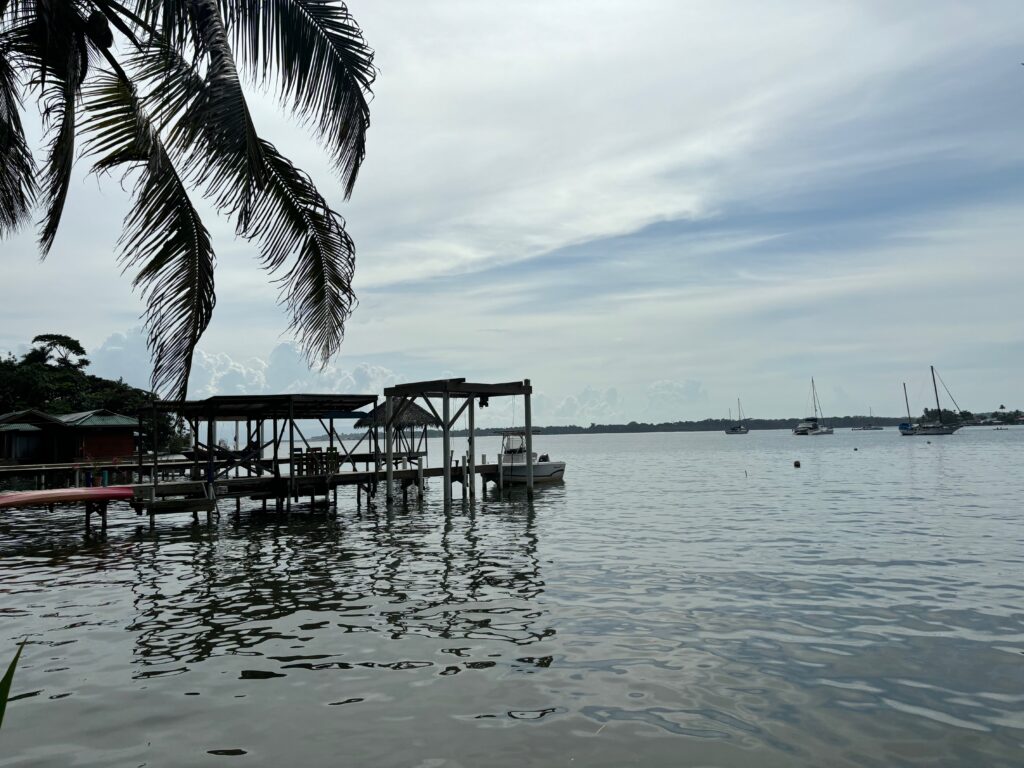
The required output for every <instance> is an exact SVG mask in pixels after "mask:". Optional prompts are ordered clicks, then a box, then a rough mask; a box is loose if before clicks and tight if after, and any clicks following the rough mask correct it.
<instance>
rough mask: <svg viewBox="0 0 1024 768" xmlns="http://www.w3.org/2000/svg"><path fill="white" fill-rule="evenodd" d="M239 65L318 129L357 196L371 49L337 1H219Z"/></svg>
mask: <svg viewBox="0 0 1024 768" xmlns="http://www.w3.org/2000/svg"><path fill="white" fill-rule="evenodd" d="M220 3H221V7H222V8H223V9H224V16H225V18H226V19H227V21H228V26H229V28H230V30H231V32H232V34H233V36H234V40H235V44H236V48H237V50H238V52H239V60H240V61H241V62H243V64H244V65H245V67H246V68H247V70H248V71H249V72H250V73H251V74H252V75H253V76H254V77H255V78H257V79H258V80H260V81H262V82H267V81H269V80H272V79H276V81H277V85H278V87H279V89H280V95H281V97H282V100H284V101H285V102H286V103H290V106H291V107H292V109H293V110H294V111H295V112H296V113H298V114H299V115H302V116H304V117H305V118H306V120H307V121H308V122H309V123H311V124H312V125H313V127H314V128H315V130H316V132H317V134H318V135H319V137H320V139H321V140H322V141H323V143H324V145H325V146H326V147H327V148H328V150H329V151H330V152H331V156H332V158H333V160H334V163H335V166H336V167H337V170H338V172H339V173H340V174H341V179H342V182H343V184H344V185H345V196H346V197H348V196H350V195H351V194H352V189H353V187H354V186H355V182H356V177H357V175H358V174H359V167H360V165H361V164H362V162H363V157H364V156H365V154H366V132H367V130H368V129H369V127H370V107H369V104H368V103H367V96H368V95H369V94H370V93H371V88H372V86H373V81H374V78H375V76H376V69H375V68H374V65H373V51H372V50H371V49H370V48H369V47H368V46H367V45H366V41H365V40H364V39H363V34H362V32H361V30H360V29H359V26H358V25H357V24H356V22H355V20H354V19H353V18H352V15H351V14H350V13H349V11H348V8H347V7H346V6H345V4H344V3H342V2H340V1H339V0H220Z"/></svg>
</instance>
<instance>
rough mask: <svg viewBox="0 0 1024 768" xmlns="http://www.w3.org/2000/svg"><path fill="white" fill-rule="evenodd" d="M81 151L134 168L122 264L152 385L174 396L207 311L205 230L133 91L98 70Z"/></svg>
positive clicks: (209, 265) (209, 275) (106, 163)
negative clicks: (135, 296) (139, 301)
mask: <svg viewBox="0 0 1024 768" xmlns="http://www.w3.org/2000/svg"><path fill="white" fill-rule="evenodd" d="M85 106H86V110H87V114H88V118H87V119H86V121H85V124H84V126H83V128H84V131H85V133H86V134H87V135H88V137H89V141H88V143H87V145H86V151H87V152H89V153H90V154H96V155H99V156H100V157H99V159H98V160H97V161H96V163H95V165H94V168H95V169H96V170H97V171H105V170H110V169H113V168H115V167H122V166H125V170H127V171H130V170H137V171H138V172H139V174H140V175H139V178H138V181H137V182H136V184H135V188H134V195H135V199H134V203H133V205H132V209H131V210H130V211H129V213H128V215H127V217H126V218H125V230H124V234H123V235H122V237H121V240H120V241H119V245H120V249H121V262H122V264H123V265H124V268H125V269H126V270H127V269H136V268H137V269H138V272H137V274H136V276H135V279H134V282H133V285H134V286H135V287H136V288H139V289H140V290H141V291H142V294H143V296H144V297H145V299H146V302H147V309H146V329H147V332H148V336H149V348H150V352H151V353H152V355H153V377H152V383H153V389H154V390H156V391H158V392H160V393H163V394H165V395H166V396H170V397H178V398H182V397H184V396H185V392H186V391H187V386H188V378H189V374H190V373H191V370H192V358H193V354H194V352H195V348H196V345H197V344H198V342H199V338H200V337H201V336H202V334H203V331H205V330H206V327H207V325H209V323H210V318H211V316H212V314H213V308H214V304H215V303H216V296H215V295H214V282H213V272H214V262H215V258H214V253H213V246H212V244H211V242H210V234H209V232H208V231H207V230H206V227H205V226H204V225H203V222H202V220H201V219H200V217H199V214H198V212H197V211H196V209H195V207H194V206H193V205H192V202H191V200H190V199H189V196H188V191H187V190H186V188H185V185H184V184H183V183H182V180H181V177H180V176H179V175H178V173H177V171H176V170H175V168H174V165H173V163H172V162H171V158H170V157H169V155H168V153H167V150H166V148H165V147H164V145H163V144H162V142H161V140H160V136H159V133H158V132H157V131H156V130H155V128H154V126H153V124H152V122H151V121H150V119H149V117H148V116H147V115H146V114H145V113H144V112H143V110H142V109H141V106H140V104H139V101H138V98H137V97H136V94H135V93H134V91H133V89H132V88H131V87H130V86H129V85H128V84H126V83H125V82H124V81H122V80H120V79H119V78H117V77H116V76H113V75H108V74H107V73H103V74H102V75H101V76H99V77H97V78H94V81H93V82H92V83H91V84H90V85H89V86H88V87H87V88H86V101H85Z"/></svg>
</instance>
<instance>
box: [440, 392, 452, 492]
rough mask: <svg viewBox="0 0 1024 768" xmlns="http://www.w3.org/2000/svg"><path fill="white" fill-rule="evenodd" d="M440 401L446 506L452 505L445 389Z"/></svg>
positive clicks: (448, 400) (448, 410)
mask: <svg viewBox="0 0 1024 768" xmlns="http://www.w3.org/2000/svg"><path fill="white" fill-rule="evenodd" d="M442 403H443V405H442V410H441V420H442V422H444V423H443V424H441V443H442V453H443V454H444V455H443V456H442V457H441V461H443V462H444V506H445V508H448V507H450V506H451V505H452V457H451V452H452V427H451V420H452V414H451V411H452V398H451V395H449V394H448V392H447V390H446V391H445V393H444V397H443V398H442Z"/></svg>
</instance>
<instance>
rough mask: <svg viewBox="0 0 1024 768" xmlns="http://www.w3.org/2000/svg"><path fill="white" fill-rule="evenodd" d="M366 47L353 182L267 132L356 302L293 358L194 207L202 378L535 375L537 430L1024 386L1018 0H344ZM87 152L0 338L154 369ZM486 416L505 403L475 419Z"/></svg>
mask: <svg viewBox="0 0 1024 768" xmlns="http://www.w3.org/2000/svg"><path fill="white" fill-rule="evenodd" d="M349 5H350V8H351V10H352V11H353V13H354V14H355V16H356V18H357V19H358V20H359V22H360V23H361V25H362V27H363V30H364V32H365V34H366V37H367V40H368V41H369V43H370V44H371V45H372V46H373V47H374V48H375V49H376V52H377V58H376V61H377V64H378V65H379V67H380V75H379V78H378V80H377V84H376V86H375V97H374V100H373V103H372V105H371V110H372V120H373V125H372V127H371V129H370V136H369V146H368V157H367V161H366V164H365V165H364V168H363V172H362V174H361V176H360V179H359V183H358V185H357V187H356V192H355V195H354V197H353V199H352V200H351V201H350V202H348V203H344V202H342V200H341V197H340V191H339V186H338V185H337V183H336V182H335V181H333V180H332V179H331V178H330V176H329V175H328V174H327V173H326V167H327V163H326V161H325V159H324V156H323V154H322V152H321V151H320V150H319V148H318V147H317V145H316V144H315V143H313V142H312V141H307V137H306V135H305V134H304V133H303V131H302V130H301V129H296V128H295V127H294V124H292V123H290V122H289V121H288V119H287V115H286V114H285V113H284V112H282V111H280V110H279V109H278V107H277V105H276V103H275V102H274V101H273V100H271V99H270V98H268V97H266V96H261V95H258V94H256V93H255V92H252V93H253V96H252V104H253V110H254V113H255V119H256V121H257V126H258V128H259V129H260V130H261V132H263V133H264V134H265V135H266V136H267V137H268V138H270V139H271V140H273V141H275V142H276V143H278V145H279V147H280V148H282V149H283V150H284V151H285V152H286V153H287V154H289V155H290V157H291V158H292V159H293V160H294V161H295V162H296V163H297V164H298V165H300V166H301V167H303V168H305V169H306V170H308V171H310V172H311V173H312V174H313V176H314V178H315V179H316V180H317V182H318V184H319V185H320V187H321V190H322V191H324V192H325V194H327V196H328V197H329V198H330V199H331V200H332V202H333V203H334V205H335V207H336V208H338V209H339V210H340V211H341V212H342V213H343V215H344V216H345V217H346V220H347V222H348V228H349V231H350V233H351V234H352V236H353V237H354V238H355V240H356V243H357V247H358V257H357V259H358V261H357V278H356V289H357V293H358V295H359V298H360V304H359V307H358V308H357V310H356V313H355V315H354V317H353V318H352V320H351V322H350V324H349V326H348V333H347V337H346V341H345V344H344V346H343V351H342V354H341V355H340V356H339V358H338V359H337V360H336V361H335V362H334V364H333V365H332V366H331V367H330V368H329V369H328V370H327V371H324V372H316V371H314V372H310V371H308V370H306V368H305V366H304V365H303V364H302V362H301V358H300V357H299V356H298V355H297V354H296V352H295V350H294V348H293V347H292V346H291V345H290V341H289V337H288V336H287V335H285V333H284V330H285V328H286V327H287V324H288V320H287V318H286V316H285V314H284V312H283V311H282V310H281V308H280V307H278V306H277V304H276V293H275V289H274V288H273V286H272V285H270V284H269V283H268V282H267V280H266V277H265V275H264V274H263V273H262V272H261V271H260V269H259V267H258V264H257V260H256V258H255V251H254V249H253V248H252V247H251V246H250V245H249V244H247V243H246V242H244V241H240V240H236V239H235V238H234V236H233V229H232V227H231V225H230V224H229V223H228V222H227V221H225V220H218V219H217V218H216V217H215V216H214V214H213V213H209V214H208V218H207V225H208V226H209V227H210V229H211V230H212V232H213V235H214V239H215V247H216V249H217V256H218V271H217V288H218V291H217V292H218V304H217V309H216V312H215V315H214V319H213V323H212V325H211V326H210V329H209V330H208V331H207V334H206V336H205V337H204V339H203V341H202V344H201V353H200V355H199V359H198V360H197V369H196V373H195V376H194V380H193V385H192V390H191V392H190V394H191V395H193V396H203V395H206V394H213V393H218V392H219V393H224V394H231V393H243V392H260V391H300V390H301V391H328V390H333V391H342V392H363V391H369V392H374V391H379V389H380V388H381V387H383V386H385V385H386V384H388V383H392V382H397V381H409V380H418V379H429V378H438V377H442V376H464V377H466V378H468V379H471V380H483V381H507V380H512V379H519V378H525V377H529V378H531V379H532V380H533V382H534V385H535V388H536V390H537V391H538V392H539V393H540V395H539V396H538V398H537V405H536V406H535V410H536V412H537V415H536V416H535V422H536V423H581V424H588V423H590V422H591V421H597V422H611V421H629V420H633V419H635V420H656V421H665V420H676V419H698V418H704V417H707V416H725V415H726V413H727V411H728V409H729V408H730V407H735V406H734V403H735V399H736V398H737V397H741V398H743V404H744V410H745V411H746V412H747V414H748V415H749V416H753V417H761V416H763V417H781V416H799V415H802V414H803V412H804V411H805V410H806V407H807V392H808V386H809V380H810V377H811V376H812V375H813V376H814V377H815V378H816V380H817V382H818V387H819V393H820V396H821V399H822V401H823V406H824V409H825V413H826V414H846V413H866V412H867V411H868V408H869V407H871V408H873V410H874V412H875V413H876V414H885V415H899V414H900V413H901V412H902V411H903V402H902V392H901V389H900V382H902V381H904V380H905V381H907V383H908V388H909V390H910V397H911V406H912V407H913V409H914V411H915V412H919V411H920V408H921V407H923V406H924V405H925V404H926V399H927V398H928V397H930V381H929V380H928V378H927V376H928V365H929V364H931V363H934V364H935V365H936V366H937V368H938V369H939V371H940V373H941V374H942V376H943V378H944V380H945V382H946V383H947V384H948V385H949V388H950V390H951V391H952V393H953V395H954V396H955V397H956V398H957V401H958V402H959V404H960V405H961V406H962V407H964V408H970V409H973V410H990V409H993V408H996V407H998V406H999V405H1000V404H1001V403H1005V404H1006V405H1008V406H1011V407H1013V406H1017V407H1024V386H1022V384H1024V312H1022V308H1021V307H1022V303H1024V259H1022V258H1021V243H1022V242H1024V173H1022V171H1024V67H1022V66H1021V62H1022V61H1024V23H1022V22H1024V3H1021V2H1019V0H1015V1H1014V2H964V3H956V2H929V3H923V2H921V3H892V2H878V3H870V2H850V3H838V2H835V3H831V2H830V3H821V2H806V3H803V2H789V3H770V4H768V3H762V2H749V3H744V2H735V1H731V2H727V3H723V2H706V3H698V2H685V3H684V2H677V0H664V1H656V0H628V2H627V1H626V0H622V1H621V2H611V1H602V0H586V1H585V2H584V1H583V0H578V1H577V2H567V1H564V0H546V2H539V1H538V2H514V3H486V2H478V1H474V0H461V1H456V0H452V1H450V2H445V1H443V0H435V1H432V2H422V1H420V2H413V1H412V0H409V1H405V0H402V1H397V0H389V2H385V3H382V2H369V1H368V0H353V1H352V2H351V3H350V4H349ZM126 209H127V197H126V195H125V194H124V192H123V191H122V190H121V188H120V186H119V184H118V183H117V180H116V179H103V180H97V179H96V178H95V177H89V176H87V175H86V174H85V172H84V169H83V170H82V172H80V173H79V175H78V177H77V178H76V180H75V182H74V184H73V187H72V190H71V193H70V195H69V199H68V204H67V208H66V213H65V217H64V222H63V227H62V230H61V232H60V234H59V235H58V238H57V242H56V245H55V246H54V248H53V251H52V252H51V255H50V256H49V258H48V259H47V261H46V262H45V263H42V264H40V263H39V261H38V257H37V255H36V250H35V246H34V237H33V236H32V234H31V233H28V234H26V235H25V236H19V237H18V238H15V239H13V240H8V241H5V242H3V243H0V248H2V251H3V259H2V264H0V268H2V270H3V272H2V275H3V278H2V280H3V293H2V296H3V298H2V303H0V350H5V349H10V350H14V351H19V350H22V349H23V348H24V345H25V343H26V342H27V341H28V340H29V339H31V337H32V336H34V335H35V334H37V333H44V332H56V333H68V334H71V335H73V336H75V337H77V338H79V339H81V340H82V342H83V343H84V344H85V346H86V347H87V349H89V351H90V353H91V357H92V358H93V360H94V365H93V369H92V370H93V371H94V372H95V373H98V374H102V375H107V376H123V377H124V378H125V379H126V380H128V381H130V382H132V383H136V384H145V382H146V381H147V380H148V376H149V365H148V356H147V354H146V350H145V344H144V341H143V339H142V337H141V336H140V335H139V330H138V326H139V325H140V321H139V315H140V313H141V309H142V307H141V304H140V302H139V301H138V298H137V297H136V296H134V295H133V294H132V291H131V287H130V279H129V277H127V276H122V275H121V274H120V273H119V270H118V268H117V267H116V263H115V256H114V249H115V243H116V240H117V237H118V234H119V232H120V221H121V218H122V216H123V215H124V212H125V210H126ZM491 416H492V419H493V420H495V421H497V422H499V423H501V422H502V421H503V420H504V421H507V420H510V419H511V415H510V414H509V413H508V412H507V409H492V412H491Z"/></svg>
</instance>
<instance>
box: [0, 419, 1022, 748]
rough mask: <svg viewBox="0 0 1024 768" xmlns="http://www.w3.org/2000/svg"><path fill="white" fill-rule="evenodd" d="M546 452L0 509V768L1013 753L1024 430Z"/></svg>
mask: <svg viewBox="0 0 1024 768" xmlns="http://www.w3.org/2000/svg"><path fill="white" fill-rule="evenodd" d="M495 442H496V441H495V439H493V438H492V439H490V440H484V441H483V443H484V445H483V446H482V447H481V448H480V449H479V450H482V451H484V452H489V453H491V454H493V453H494V450H495V447H496V445H495V444H493V443H495ZM537 447H538V448H539V449H540V450H542V451H549V452H550V453H551V454H552V455H553V457H556V458H564V459H566V460H567V461H568V462H569V467H568V470H567V475H566V482H565V484H564V485H560V486H557V487H550V488H547V489H544V490H543V491H540V492H539V493H538V494H537V497H536V499H535V501H534V503H533V504H532V505H529V504H527V503H526V501H525V500H524V499H522V498H516V499H513V500H511V501H509V500H504V501H500V500H498V499H496V498H495V497H494V494H493V493H489V494H488V497H487V499H485V500H482V501H478V503H477V504H476V506H475V508H473V509H469V508H465V507H463V505H462V504H461V502H457V503H456V507H455V509H454V510H453V511H452V513H451V514H450V515H447V516H446V515H445V514H444V511H443V509H442V508H441V505H440V497H441V487H440V483H439V481H435V485H434V486H433V488H431V489H430V490H429V492H428V497H427V499H426V500H425V503H424V505H423V507H422V508H417V507H411V508H409V509H407V510H404V509H397V510H395V511H394V512H393V513H392V514H388V513H386V512H385V511H383V510H370V511H367V510H363V511H362V512H361V513H360V512H358V511H357V510H356V509H355V502H354V497H353V496H351V495H349V494H348V493H346V494H344V495H342V497H341V504H340V505H339V506H340V509H339V513H338V516H337V517H336V518H335V519H333V520H330V521H328V522H324V521H323V519H322V518H321V519H317V520H316V521H304V520H303V519H301V518H296V517H293V521H292V522H290V523H284V522H282V523H280V524H275V523H274V522H267V521H261V520H259V519H250V517H249V516H248V515H247V514H243V516H242V519H241V521H240V522H237V523H236V522H233V521H232V519H231V516H230V515H228V514H225V515H223V517H222V518H221V519H220V521H219V522H218V523H216V524H215V525H214V527H213V528H212V529H209V528H206V527H205V526H201V527H198V528H195V529H193V528H192V527H191V526H190V525H189V524H188V520H187V518H181V519H176V518H162V519H161V520H160V521H159V525H158V529H157V531H156V533H155V534H150V533H149V532H148V531H138V530H136V526H135V518H134V516H132V515H131V514H130V513H129V514H124V513H121V514H118V515H116V516H114V522H115V524H114V526H113V527H112V528H111V530H110V532H109V535H108V538H107V540H106V541H105V542H99V543H96V542H94V543H90V544H85V543H83V541H82V538H81V531H80V527H81V522H80V514H77V515H75V514H70V513H66V512H60V511H58V512H57V513H55V514H54V515H52V516H49V515H45V514H40V513H38V512H35V511H23V512H13V513H5V514H3V516H2V517H0V601H2V602H0V648H3V649H6V650H3V651H2V652H0V656H2V657H4V659H3V663H6V657H7V656H8V655H9V654H11V653H13V648H14V644H15V642H16V641H17V639H19V638H20V637H22V636H24V635H28V638H29V645H28V646H27V647H26V649H25V653H24V656H23V662H22V665H21V667H20V668H19V670H18V674H17V678H16V680H15V686H14V693H15V694H16V695H17V696H18V698H17V700H16V701H14V702H13V703H12V704H11V706H10V708H9V711H8V714H7V720H6V721H5V723H4V728H3V730H2V731H0V766H29V765H31V766H59V765H73V766H141V765H145V766H181V765H189V766H192V765H199V766H204V765H251V766H257V765H259V766H263V765H270V766H278V765H282V764H283V765H294V766H321V765H341V764H345V765H377V766H423V767H427V766H430V767H440V766H466V767H470V766H524V765H538V766H560V765H566V766H569V765H581V766H582V765H586V766H621V765H638V766H639V765H643V766H712V765H714V766H823V765H829V766H879V767H881V766H904V765H906V766H911V765H913V766H924V765H928V766H931V765H943V766H956V765H962V766H1020V765H1022V764H1024V585H1022V578H1024V524H1022V516H1024V510H1022V505H1021V499H1022V497H1024V472H1021V467H1022V466H1024V462H1022V461H1021V455H1022V453H1024V429H1011V430H1009V431H1006V432H996V431H992V430H981V429H968V430H964V431H962V432H961V433H960V434H958V435H955V436H953V437H947V438H938V437H937V438H932V439H931V442H928V440H927V439H924V438H914V439H911V438H901V437H899V436H897V435H896V434H895V432H894V431H892V430H886V431H884V432H863V433H857V432H849V431H843V432H837V433H836V434H835V435H834V436H833V437H821V438H797V437H793V436H791V435H789V434H785V433H781V432H758V433H751V434H750V435H748V436H746V437H739V436H737V437H727V436H725V435H722V434H717V433H699V434H665V435H623V436H565V437H554V436H552V437H546V438H541V439H539V440H538V444H537ZM855 448H857V449H858V450H856V451H855V450H854V449H855ZM437 453H439V451H435V453H434V455H435V456H436V455H437ZM795 459H799V460H800V461H801V462H802V465H803V466H802V468H801V469H795V468H794V467H793V461H794V460H795ZM229 504H230V503H229ZM231 506H233V505H231ZM226 511H227V510H225V512H226Z"/></svg>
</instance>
